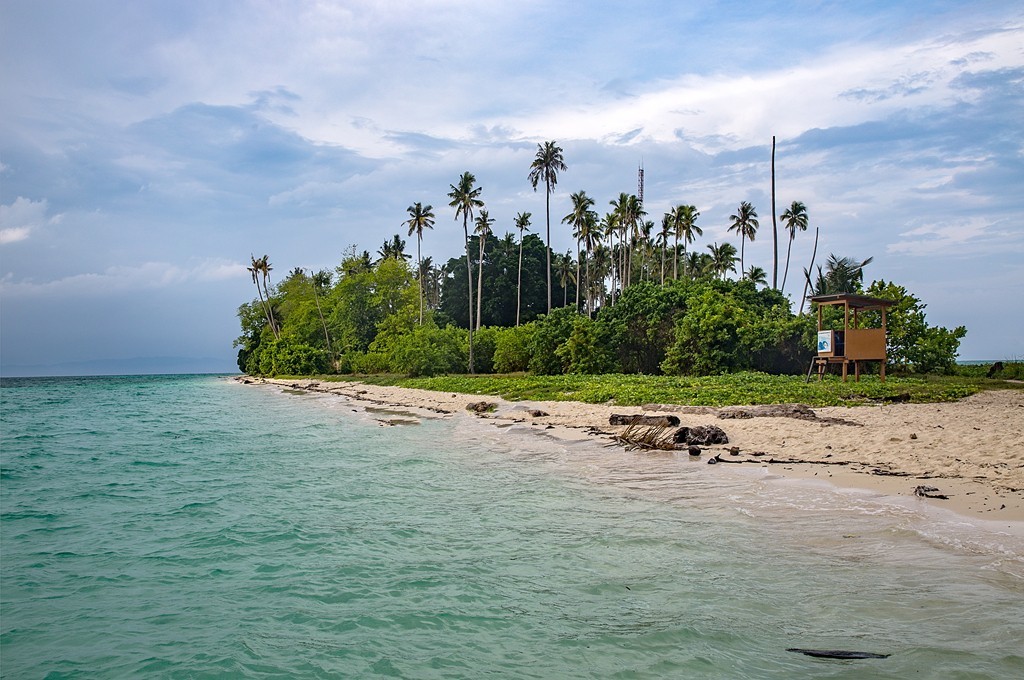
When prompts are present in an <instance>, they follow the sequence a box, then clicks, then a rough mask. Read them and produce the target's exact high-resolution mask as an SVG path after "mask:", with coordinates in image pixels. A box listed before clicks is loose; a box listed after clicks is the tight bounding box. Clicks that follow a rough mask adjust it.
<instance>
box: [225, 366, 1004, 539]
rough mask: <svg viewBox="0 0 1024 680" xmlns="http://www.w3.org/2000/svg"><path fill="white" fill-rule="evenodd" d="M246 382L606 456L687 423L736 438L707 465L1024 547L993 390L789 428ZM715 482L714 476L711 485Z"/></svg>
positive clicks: (651, 407)
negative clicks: (618, 444)
mask: <svg viewBox="0 0 1024 680" xmlns="http://www.w3.org/2000/svg"><path fill="white" fill-rule="evenodd" d="M235 380H236V381H238V382H242V383H252V384H265V385H275V386H278V387H281V388H285V389H288V388H291V389H297V390H303V391H311V392H321V393H325V394H333V395H338V396H343V397H346V398H348V399H349V400H351V401H353V402H355V403H357V404H359V405H361V406H363V407H364V408H366V410H367V411H368V412H370V413H374V412H377V414H378V415H380V416H382V417H381V418H378V421H379V422H380V423H381V424H382V425H401V424H406V423H408V422H409V418H408V416H409V415H414V416H420V417H449V416H451V415H453V414H456V413H463V414H467V415H475V416H476V417H477V418H479V419H481V420H483V421H485V422H488V423H490V424H492V425H494V426H511V425H519V426H523V427H525V428H526V429H528V430H531V431H535V432H537V433H543V434H546V435H548V436H553V437H555V438H558V439H562V440H567V441H580V440H589V441H595V442H600V443H602V444H610V443H613V440H612V437H613V436H614V435H616V434H619V433H621V432H622V431H623V430H624V429H625V428H624V427H621V426H619V427H616V426H611V425H609V417H610V416H611V415H612V414H613V413H617V414H637V415H638V414H646V415H655V414H664V415H675V416H677V417H679V419H680V421H681V423H680V424H681V425H682V426H689V427H694V426H700V425H716V426H718V427H720V428H721V429H722V430H724V431H725V433H726V434H727V436H728V438H729V443H728V444H725V445H711V446H706V447H702V454H701V456H700V457H699V458H696V460H697V461H698V462H700V463H707V462H708V461H709V460H710V459H711V458H712V457H713V456H714V457H716V459H717V460H719V461H721V463H722V464H724V463H736V464H731V465H729V466H728V467H731V468H744V469H750V470H754V469H761V470H763V471H764V472H767V473H770V474H774V475H778V476H779V477H780V478H783V479H793V480H802V481H805V482H814V483H818V482H821V483H825V484H827V485H830V486H832V487H835V488H837V489H860V490H866V491H870V492H873V493H878V494H881V495H884V496H890V497H897V498H907V497H910V498H914V496H915V493H914V491H915V489H916V488H917V487H919V486H926V487H931V488H932V489H934V490H933V491H929V492H928V493H929V494H931V495H933V496H946V498H917V499H916V500H918V501H920V502H923V503H927V504H928V505H929V506H931V507H934V508H939V509H942V510H946V511H951V512H953V513H955V514H957V515H960V516H962V517H965V518H968V519H972V520H980V521H982V522H984V523H985V524H991V525H992V527H993V528H995V529H998V530H1003V531H1006V530H1010V531H1011V532H1012V533H1017V534H1021V535H1024V392H1020V391H1017V390H990V391H986V392H981V393H979V394H975V395H973V396H971V397H968V398H966V399H963V400H961V401H958V402H948V403H940V404H888V405H883V406H854V407H826V408H819V409H813V410H812V411H811V413H810V414H808V413H807V412H806V411H805V410H804V409H798V413H796V414H795V415H794V414H790V415H784V416H780V415H761V414H759V413H758V411H759V409H757V408H756V407H749V408H743V407H734V408H725V409H712V408H706V407H686V406H674V405H664V404H661V405H659V404H648V405H645V407H643V408H639V407H624V406H609V405H607V404H584V403H580V402H562V401H544V402H541V401H522V402H512V401H506V400H504V399H501V398H500V397H494V396H483V395H472V394H457V393H446V392H432V391H428V390H420V389H413V388H404V387H384V386H377V385H368V384H364V383H359V382H339V383H334V382H320V381H317V380H312V379H304V380H281V379H272V378H254V377H250V376H240V377H237V378H235ZM481 401H484V402H487V403H489V404H494V405H495V408H494V410H493V411H489V412H483V413H475V414H474V413H472V412H471V411H468V410H467V406H468V405H469V404H472V403H479V402H481ZM736 411H740V413H739V414H736ZM723 412H727V413H726V416H725V417H721V414H722V413H723ZM737 415H738V417H737ZM389 416H390V417H389ZM403 416H404V417H403ZM729 416H732V417H729ZM737 448H738V451H736V449H737ZM730 449H732V451H730ZM675 455H683V456H685V455H687V454H686V451H685V450H684V451H676V452H675ZM641 460H642V458H638V461H641ZM740 463H741V464H740ZM638 464H639V462H638ZM715 470H716V466H708V467H707V471H708V472H707V473H708V474H713V473H714V472H715Z"/></svg>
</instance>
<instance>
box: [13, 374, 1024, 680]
mask: <svg viewBox="0 0 1024 680" xmlns="http://www.w3.org/2000/svg"><path fill="white" fill-rule="evenodd" d="M2 385H3V387H2V389H0V396H2V404H0V406H2V411H0V413H2V423H3V424H2V439H0V455H2V459H0V463H2V465H0V467H2V470H0V512H2V517H0V567H2V568H0V674H2V675H3V677H4V678H41V677H89V678H97V677H98V678H104V677H133V678H134V677H161V678H163V677H182V678H185V677H189V678H192V677H260V678H263V677H353V678H367V677H369V678H372V677H405V678H480V677H496V678H506V677H508V678H586V677H594V678H607V677H621V678H661V677H665V678H804V677H806V678H863V677H875V678H906V677H934V678H954V677H970V678H1008V677H1024V544H1022V541H1021V539H1020V538H1019V537H1015V536H1012V535H1006V534H1003V533H1000V532H998V531H992V530H991V528H988V527H985V528H983V527H979V526H976V525H972V524H970V523H968V522H966V521H964V520H961V519H958V518H955V517H953V516H947V515H940V514H935V513H929V512H926V511H925V510H924V507H925V506H917V505H916V504H914V503H912V502H911V501H909V500H907V501H906V502H905V504H897V503H895V502H890V501H887V500H885V499H880V498H876V497H873V496H870V495H868V494H863V493H836V492H834V491H832V490H830V489H827V488H824V487H811V486H806V485H800V484H793V483H785V482H779V481H777V480H772V479H767V478H764V477H763V476H760V475H754V474H743V473H740V472H739V471H735V470H732V469H731V468H729V469H722V468H726V467H727V466H716V468H710V469H709V468H708V467H707V466H706V465H697V464H693V463H691V462H690V461H688V460H687V459H686V457H685V456H684V457H676V456H673V455H667V454H656V455H641V454H635V453H627V452H623V451H622V450H621V449H609V448H604V447H600V446H597V445H595V444H593V443H582V444H567V443H564V442H558V441H555V440H551V439H548V438H545V437H542V436H537V435H532V434H528V433H525V432H520V431H518V430H516V429H515V428H506V429H500V428H495V427H491V426H487V425H483V424H481V423H479V422H478V421H476V420H474V419H473V418H472V417H470V416H468V415H465V414H458V415H456V416H453V417H450V418H443V419H442V418H438V419H422V420H419V421H418V424H415V425H404V426H394V427H385V426H382V425H381V423H380V422H378V420H379V419H381V420H390V419H394V418H396V416H395V415H393V414H375V413H373V412H366V411H364V410H362V409H359V408H357V407H355V406H353V405H351V404H350V403H348V402H346V401H344V400H343V399H342V398H340V397H327V396H322V395H318V396H311V395H303V394H296V393H289V392H287V391H282V390H279V389H277V388H270V387H255V386H243V385H239V384H237V383H235V382H233V381H230V380H227V379H224V378H217V377H209V376H164V377H159V376H158V377H123V378H64V379H52V378H47V379H5V380H4V381H3V382H2ZM406 420H410V419H406ZM712 472H713V474H712ZM996 528H997V529H998V527H996ZM789 647H806V648H833V649H845V650H859V651H869V652H876V653H885V654H890V655H891V656H889V657H888V658H886V659H870V660H858V661H837V660H825V659H814V658H809V657H805V656H802V655H798V654H795V653H792V652H787V651H786V648H789Z"/></svg>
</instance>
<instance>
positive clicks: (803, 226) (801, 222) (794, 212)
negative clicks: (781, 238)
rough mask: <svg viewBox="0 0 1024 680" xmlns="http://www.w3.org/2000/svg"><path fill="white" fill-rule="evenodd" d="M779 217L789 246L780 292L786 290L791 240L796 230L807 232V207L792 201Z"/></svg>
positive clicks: (791, 248) (794, 236) (791, 247)
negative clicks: (786, 234) (786, 232)
mask: <svg viewBox="0 0 1024 680" xmlns="http://www.w3.org/2000/svg"><path fill="white" fill-rule="evenodd" d="M779 217H781V218H782V219H783V221H784V222H785V227H786V229H788V230H789V246H788V247H787V248H786V268H785V269H784V270H783V272H782V290H786V276H788V275H789V254H790V252H791V251H792V250H793V239H795V238H796V232H797V231H798V230H799V231H807V223H808V218H807V206H806V205H804V204H803V203H801V202H800V201H793V204H792V205H790V206H789V207H788V208H787V209H786V212H784V213H782V214H781V215H779Z"/></svg>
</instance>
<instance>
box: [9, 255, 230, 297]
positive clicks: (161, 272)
mask: <svg viewBox="0 0 1024 680" xmlns="http://www.w3.org/2000/svg"><path fill="white" fill-rule="evenodd" d="M246 275H247V273H246V269H245V265H244V264H241V263H238V262H233V261H231V260H227V259H217V258H213V259H205V260H201V261H199V262H195V263H193V264H189V265H185V266H180V265H176V264H171V263H168V262H144V263H142V264H139V265H131V266H124V265H121V266H115V267H108V268H107V269H106V270H104V271H103V272H87V273H82V274H74V275H72V276H66V277H63V278H59V279H53V280H50V281H34V280H31V279H24V280H15V278H14V275H13V274H7V275H6V276H4V277H3V279H0V293H2V294H3V295H6V296H12V297H15V296H52V295H60V296H74V297H89V296H93V295H108V294H111V293H123V292H136V291H140V290H147V289H150V290H151V289H159V288H169V287H171V286H187V285H189V284H193V283H200V284H206V283H216V282H220V281H225V280H232V279H237V280H242V279H244V278H245V277H246Z"/></svg>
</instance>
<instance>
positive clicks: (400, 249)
mask: <svg viewBox="0 0 1024 680" xmlns="http://www.w3.org/2000/svg"><path fill="white" fill-rule="evenodd" d="M403 224H404V223H403ZM410 235H411V232H410ZM377 254H378V255H380V259H382V260H386V259H388V258H389V257H390V258H391V259H394V260H408V259H409V258H410V257H411V256H410V255H408V254H406V252H405V241H404V240H402V237H401V236H399V235H398V234H395V235H394V236H393V237H392V238H391V240H390V241H384V245H382V246H381V247H380V250H378V251H377Z"/></svg>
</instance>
